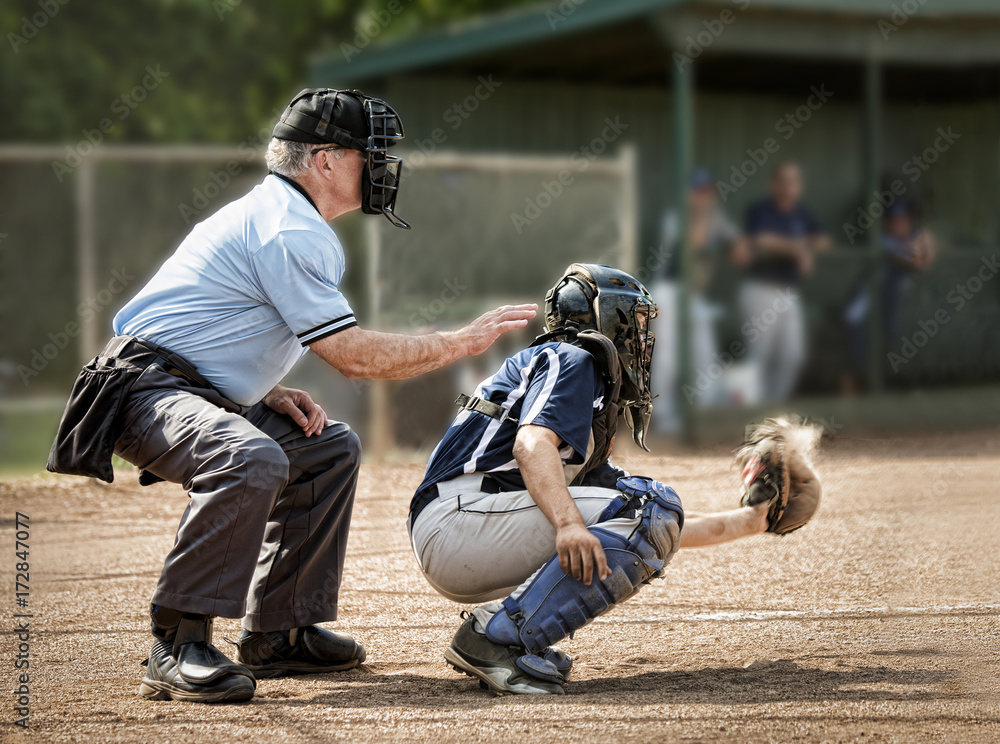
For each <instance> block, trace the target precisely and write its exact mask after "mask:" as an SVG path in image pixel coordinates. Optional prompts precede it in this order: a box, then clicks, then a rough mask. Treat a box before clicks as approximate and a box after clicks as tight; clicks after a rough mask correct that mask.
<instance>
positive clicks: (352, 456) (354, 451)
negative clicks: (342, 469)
mask: <svg viewBox="0 0 1000 744" xmlns="http://www.w3.org/2000/svg"><path fill="white" fill-rule="evenodd" d="M343 448H344V456H345V457H346V458H347V461H348V463H349V464H350V466H351V468H353V469H354V470H357V469H358V468H360V467H361V437H359V436H358V435H357V432H355V431H354V429H352V428H351V427H350V426H348V427H347V432H346V434H345V436H344V442H343Z"/></svg>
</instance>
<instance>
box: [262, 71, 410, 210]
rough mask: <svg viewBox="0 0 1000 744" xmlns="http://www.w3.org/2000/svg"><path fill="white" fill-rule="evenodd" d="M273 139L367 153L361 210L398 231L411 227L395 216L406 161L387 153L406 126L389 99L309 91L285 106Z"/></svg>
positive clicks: (327, 90) (351, 92) (349, 92)
mask: <svg viewBox="0 0 1000 744" xmlns="http://www.w3.org/2000/svg"><path fill="white" fill-rule="evenodd" d="M271 136H272V137H277V138H278V139H285V140H292V141H294V142H306V143H310V144H316V145H323V144H330V145H339V146H340V147H347V148H351V149H353V150H360V151H361V152H363V153H364V154H365V157H366V158H367V162H366V163H365V169H364V171H363V172H362V175H361V211H362V212H364V213H365V214H384V215H385V217H386V219H387V220H389V222H391V223H392V224H393V225H395V226H396V227H402V228H405V229H407V230H409V229H410V226H409V224H407V222H406V221H405V220H403V219H401V218H399V217H398V216H397V215H396V214H395V212H393V209H394V207H395V205H396V196H397V195H398V194H399V177H400V173H401V171H402V168H403V159H402V158H399V157H394V156H391V155H389V148H390V147H392V146H393V145H395V144H396V143H397V142H398V141H399V140H401V139H403V137H404V134H403V122H402V120H401V119H400V118H399V114H397V113H396V111H395V109H393V108H392V106H390V105H389V104H387V103H386V102H385V101H382V100H379V99H378V98H372V97H371V96H366V95H365V94H364V93H362V92H361V91H359V90H336V89H334V88H306V89H305V90H303V91H300V92H299V94H298V95H297V96H295V98H293V99H292V102H291V103H289V104H288V106H287V107H286V108H285V110H284V112H283V113H282V114H281V119H280V120H279V121H278V123H277V124H276V125H275V127H274V131H273V132H272V133H271Z"/></svg>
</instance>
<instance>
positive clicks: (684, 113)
mask: <svg viewBox="0 0 1000 744" xmlns="http://www.w3.org/2000/svg"><path fill="white" fill-rule="evenodd" d="M667 59H668V60H669V61H670V66H671V79H672V88H673V96H672V118H673V139H672V151H673V157H672V160H673V165H674V167H673V171H672V173H671V182H672V187H673V188H672V191H673V194H674V204H675V209H676V210H677V235H678V244H677V251H678V256H677V258H678V261H679V263H678V267H679V272H678V280H679V282H678V285H679V286H678V289H679V290H680V291H679V292H678V300H677V331H678V333H677V350H676V353H677V362H678V366H677V369H678V371H679V375H678V378H677V390H676V391H672V392H674V394H675V395H677V401H678V411H679V412H680V417H681V435H682V437H683V439H684V441H685V442H692V441H693V440H694V423H695V422H694V409H693V407H692V406H691V405H690V403H688V402H687V399H686V397H685V395H684V391H685V390H689V389H690V386H691V385H692V383H693V382H694V369H693V366H694V364H693V359H694V355H693V351H692V343H691V341H692V338H691V240H690V235H689V231H688V208H687V191H688V183H689V181H690V178H691V167H692V157H693V153H694V63H693V62H691V61H679V60H680V58H677V59H678V61H674V57H673V55H672V54H668V55H667ZM663 248H664V249H667V247H666V246H663ZM665 310H666V312H670V309H669V308H666V309H665Z"/></svg>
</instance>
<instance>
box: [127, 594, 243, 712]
mask: <svg viewBox="0 0 1000 744" xmlns="http://www.w3.org/2000/svg"><path fill="white" fill-rule="evenodd" d="M152 617H153V622H152V626H153V635H154V636H156V641H155V643H154V644H153V648H152V650H151V651H150V652H149V658H148V659H147V660H146V675H145V676H144V677H143V679H142V683H141V684H140V685H139V694H140V695H142V696H143V697H144V698H146V699H148V700H180V701H186V702H191V703H240V702H245V701H247V700H249V699H250V698H252V697H253V694H254V690H255V689H256V688H257V682H256V680H255V679H254V677H253V674H252V673H250V672H249V671H248V670H247V669H245V668H244V667H242V666H240V665H239V664H234V663H233V662H232V661H230V660H229V659H228V658H227V657H226V656H225V655H223V653H222V652H221V651H219V649H217V648H216V647H215V646H213V645H212V643H211V640H212V618H211V617H208V616H206V615H195V614H185V613H180V612H177V611H176V610H170V609H166V608H162V607H159V608H157V607H154V608H153V613H152Z"/></svg>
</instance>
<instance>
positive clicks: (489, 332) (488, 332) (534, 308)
mask: <svg viewBox="0 0 1000 744" xmlns="http://www.w3.org/2000/svg"><path fill="white" fill-rule="evenodd" d="M536 312H538V305H534V304H531V305H504V306H503V307H498V308H497V309H496V310H490V311H489V312H488V313H484V314H483V315H480V316H479V317H478V318H476V319H475V320H474V321H472V322H471V323H469V325H467V326H466V327H465V328H463V329H462V330H461V331H459V333H460V334H462V336H463V337H464V338H465V341H466V344H467V346H466V354H467V355H470V356H471V355H475V354H482V353H483V352H484V351H486V350H487V349H488V348H490V346H492V345H493V342H494V341H496V340H497V339H498V338H500V336H502V335H503V334H505V333H507V331H514V330H517V329H518V328H524V327H525V326H526V325H528V321H529V320H531V319H532V318H534V317H535V313H536Z"/></svg>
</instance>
